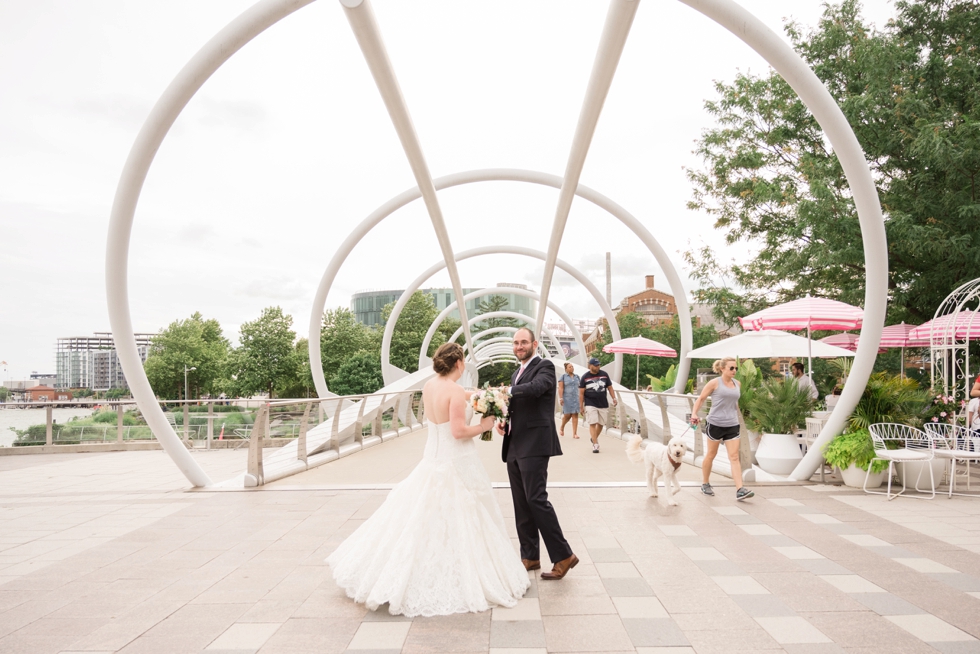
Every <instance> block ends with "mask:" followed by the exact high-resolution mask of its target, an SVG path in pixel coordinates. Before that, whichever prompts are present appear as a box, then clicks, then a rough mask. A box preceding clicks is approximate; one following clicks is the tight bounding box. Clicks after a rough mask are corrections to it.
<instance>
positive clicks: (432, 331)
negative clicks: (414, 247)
mask: <svg viewBox="0 0 980 654" xmlns="http://www.w3.org/2000/svg"><path fill="white" fill-rule="evenodd" d="M502 291H503V292H506V293H510V294H513V295H520V296H521V297H527V298H531V299H532V300H539V299H540V296H539V295H538V294H537V293H535V292H534V291H529V290H528V289H526V288H510V287H508V288H504V289H501V287H499V286H493V287H488V288H482V289H480V290H478V291H473V292H472V293H468V294H467V295H465V296H464V297H463V302H469V301H470V300H473V299H476V298H478V297H484V296H486V295H497V294H500V293H501V292H502ZM458 305H459V302H458V301H453V302H451V303H450V304H449V306H447V307H446V308H445V309H443V310H442V312H440V313H439V315H438V316H436V318H435V320H433V321H432V324H431V325H429V330H428V331H427V332H426V333H425V338H424V339H423V340H422V346H421V347H420V348H419V368H421V367H423V366H424V365H428V363H427V362H428V361H429V357H428V356H427V352H428V351H429V344H430V343H431V342H432V338H433V337H434V336H435V335H436V330H438V329H439V325H441V324H442V323H443V322H444V321H445V320H446V318H448V317H449V314H450V313H452V312H453V310H454V309H455V308H456V307H457V306H458ZM548 306H549V308H550V309H551V310H552V311H554V312H555V313H557V314H558V317H559V318H561V319H562V320H563V321H564V322H565V324H566V325H568V328H569V329H570V330H571V331H572V334H573V335H574V336H575V343H576V344H577V345H578V347H579V353H578V354H577V355H576V357H577V358H578V359H579V363H582V364H583V365H584V361H585V343H583V342H582V334H581V333H579V331H578V330H577V329H575V323H574V322H573V321H572V319H571V317H569V315H568V314H567V313H565V312H564V311H563V310H562V309H561V307H559V306H558V305H556V304H555V303H554V302H549V303H548ZM474 317H476V316H474ZM389 321H390V318H389ZM527 321H528V322H530V321H531V317H530V316H528V317H527ZM558 351H559V352H562V353H564V350H562V349H561V346H559V347H558Z"/></svg>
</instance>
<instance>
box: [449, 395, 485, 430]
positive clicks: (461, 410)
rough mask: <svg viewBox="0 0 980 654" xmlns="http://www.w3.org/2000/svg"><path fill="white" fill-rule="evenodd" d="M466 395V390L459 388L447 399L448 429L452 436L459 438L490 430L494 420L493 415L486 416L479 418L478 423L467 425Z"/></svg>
mask: <svg viewBox="0 0 980 654" xmlns="http://www.w3.org/2000/svg"><path fill="white" fill-rule="evenodd" d="M468 397H469V395H467V394H466V391H464V390H463V389H460V390H459V392H458V393H454V394H453V397H452V399H450V400H449V431H450V432H452V435H453V438H459V439H461V438H473V437H474V436H479V435H480V434H482V433H483V432H485V431H490V429H491V428H492V427H493V423H494V422H496V420H495V419H494V418H493V416H488V417H486V418H484V419H483V420H481V421H480V423H479V424H476V425H467V424H466V407H467V398H468Z"/></svg>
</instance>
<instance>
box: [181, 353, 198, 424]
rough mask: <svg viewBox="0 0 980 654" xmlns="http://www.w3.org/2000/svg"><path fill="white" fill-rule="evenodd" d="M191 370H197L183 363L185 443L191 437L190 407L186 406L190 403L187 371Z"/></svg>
mask: <svg viewBox="0 0 980 654" xmlns="http://www.w3.org/2000/svg"><path fill="white" fill-rule="evenodd" d="M192 370H197V368H196V367H195V366H191V367H190V368H188V367H187V364H186V363H185V364H184V442H185V443H186V442H188V441H189V440H190V437H191V425H190V416H189V411H190V409H189V408H188V407H189V406H190V405H189V404H188V399H189V398H188V397H187V373H189V372H190V371H192Z"/></svg>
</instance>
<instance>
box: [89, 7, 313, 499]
mask: <svg viewBox="0 0 980 654" xmlns="http://www.w3.org/2000/svg"><path fill="white" fill-rule="evenodd" d="M312 1H313V0H261V1H260V2H257V3H256V4H254V5H252V6H251V7H249V8H248V9H246V10H245V11H244V12H242V13H241V14H240V15H239V16H238V17H237V18H235V19H234V20H233V21H231V22H230V23H228V25H227V26H226V27H224V28H223V29H222V30H221V31H220V32H218V33H217V34H215V35H214V37H212V38H211V40H210V41H208V42H207V43H205V44H204V47H202V48H201V49H200V50H198V51H197V53H196V54H195V55H194V56H193V57H191V59H190V61H188V62H187V64H185V65H184V67H183V68H181V70H180V72H179V73H177V76H176V77H174V79H173V81H172V82H170V85H169V86H168V87H167V89H166V90H165V91H164V92H163V95H161V96H160V99H159V100H157V103H156V104H155V105H153V109H152V110H150V115H149V116H147V117H146V121H144V123H143V127H142V128H140V132H139V134H138V135H137V136H136V141H135V142H134V143H133V147H132V148H130V150H129V156H128V157H127V159H126V163H125V164H124V165H123V170H122V173H121V174H120V176H119V184H118V185H117V186H116V197H115V199H114V200H113V203H112V212H111V214H110V215H109V234H108V239H107V243H106V253H105V286H106V303H107V305H108V309H109V325H110V326H111V327H112V338H113V340H114V341H115V344H116V354H117V356H118V357H119V364H120V365H121V366H122V369H123V374H125V375H126V381H127V382H128V383H129V388H130V390H131V391H132V393H133V397H134V398H135V399H136V404H137V406H139V409H140V413H141V414H142V415H143V418H145V419H146V424H148V425H149V426H150V429H151V430H152V432H153V435H154V436H156V438H157V440H158V441H160V445H162V446H163V449H164V450H165V451H166V452H167V454H168V455H169V456H170V458H171V459H173V461H174V463H176V464H177V467H178V468H180V471H181V472H182V473H184V476H185V477H187V479H188V481H190V482H191V483H192V484H193V485H194V486H210V485H211V478H210V477H208V475H207V473H206V472H204V470H203V469H202V468H201V466H200V465H198V463H197V461H195V460H194V458H193V457H192V456H191V455H190V453H189V452H188V451H187V448H186V447H184V444H183V443H182V442H181V440H180V438H179V437H178V436H177V433H176V432H175V431H174V429H173V427H171V426H170V423H169V422H167V417H166V416H165V415H164V413H163V410H162V409H161V408H160V405H159V404H157V402H156V397H155V396H154V394H153V388H152V387H151V386H150V381H149V380H148V379H147V378H146V373H145V372H144V371H143V360H142V359H141V358H140V355H139V350H138V349H137V347H136V334H135V333H134V331H133V318H132V315H131V314H130V310H129V240H130V236H131V235H132V230H133V218H134V216H135V214H136V205H137V203H138V202H139V197H140V192H141V191H142V190H143V182H144V181H145V180H146V175H147V173H148V172H149V170H150V165H151V164H152V163H153V158H154V156H156V153H157V150H159V149H160V144H161V143H163V139H164V138H166V136H167V133H168V132H169V131H170V128H171V126H172V125H173V124H174V121H175V120H177V117H178V116H179V115H180V112H181V111H183V110H184V107H186V106H187V103H188V102H190V99H191V98H192V97H194V94H195V93H197V91H198V89H200V88H201V86H203V85H204V82H206V81H207V80H208V79H209V78H210V77H211V75H213V74H214V72H215V71H216V70H218V68H220V67H221V65H222V64H223V63H225V62H226V61H228V59H229V58H231V56H232V55H233V54H235V53H236V52H238V51H239V50H240V49H241V48H242V47H243V46H244V45H245V44H246V43H248V42H249V41H251V40H252V39H254V38H255V37H256V36H258V35H259V34H261V33H262V32H264V31H265V30H266V29H268V28H269V27H271V26H272V25H275V24H276V23H277V22H279V21H280V20H282V19H283V18H285V17H286V16H288V15H289V14H291V13H293V12H294V11H296V10H297V9H301V8H302V7H305V6H306V5H308V4H310V3H311V2H312Z"/></svg>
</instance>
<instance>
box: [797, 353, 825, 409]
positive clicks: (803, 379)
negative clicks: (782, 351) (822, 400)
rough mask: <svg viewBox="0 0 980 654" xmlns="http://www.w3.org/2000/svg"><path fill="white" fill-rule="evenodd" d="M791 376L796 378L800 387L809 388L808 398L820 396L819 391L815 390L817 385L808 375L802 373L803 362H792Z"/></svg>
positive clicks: (812, 398)
mask: <svg viewBox="0 0 980 654" xmlns="http://www.w3.org/2000/svg"><path fill="white" fill-rule="evenodd" d="M793 377H795V378H796V384H797V385H798V386H800V387H801V388H808V389H810V399H811V400H815V399H817V398H818V397H820V391H818V390H817V385H816V384H814V383H813V380H812V379H810V377H809V375H804V374H803V364H802V363H800V362H798V361H797V362H796V363H794V364H793Z"/></svg>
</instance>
